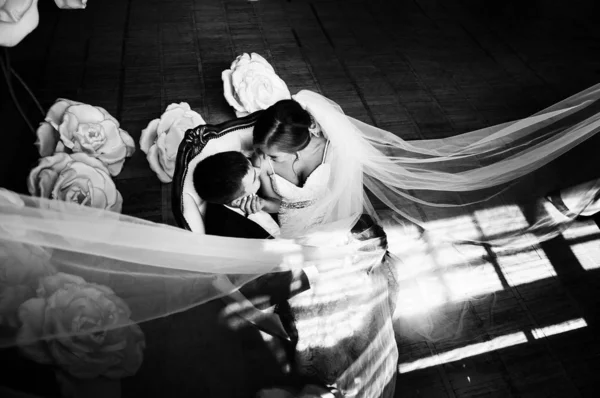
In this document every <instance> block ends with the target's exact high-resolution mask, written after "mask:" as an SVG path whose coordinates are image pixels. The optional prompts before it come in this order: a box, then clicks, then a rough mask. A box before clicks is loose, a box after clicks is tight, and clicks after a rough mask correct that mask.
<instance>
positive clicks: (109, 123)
mask: <svg viewBox="0 0 600 398" xmlns="http://www.w3.org/2000/svg"><path fill="white" fill-rule="evenodd" d="M37 138H38V139H37V142H36V145H37V147H38V150H39V153H40V156H42V157H44V156H50V155H53V154H54V153H56V152H67V153H77V152H84V153H87V154H88V155H90V156H93V157H95V158H98V159H99V160H100V161H102V163H104V164H105V165H106V167H108V170H109V171H110V174H111V175H112V176H116V175H118V174H119V173H120V172H121V169H122V168H123V164H124V163H125V158H126V157H129V156H131V155H132V154H133V152H134V151H135V143H134V142H133V138H131V136H130V135H129V134H128V133H127V132H126V131H125V130H122V129H121V128H119V122H118V121H117V119H115V118H114V117H112V116H111V115H110V114H109V113H108V112H107V111H106V110H105V109H104V108H101V107H99V106H92V105H87V104H83V103H81V102H76V101H71V100H68V99H60V98H59V99H58V100H56V102H55V103H54V105H52V106H51V107H50V109H49V110H48V114H47V115H46V119H45V121H44V122H42V123H41V124H40V127H39V128H38V130H37Z"/></svg>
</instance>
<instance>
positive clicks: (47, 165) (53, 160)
mask: <svg viewBox="0 0 600 398" xmlns="http://www.w3.org/2000/svg"><path fill="white" fill-rule="evenodd" d="M71 161H72V160H71V157H70V156H69V155H67V154H66V153H57V154H55V155H52V156H47V157H44V158H41V159H40V161H39V162H38V165H37V166H36V167H34V168H33V169H32V170H31V172H30V173H29V177H28V178H27V189H28V191H29V194H30V195H33V196H39V195H40V191H41V190H42V189H43V190H44V192H50V191H51V189H52V186H53V185H54V181H55V179H54V177H56V178H58V173H60V172H61V171H62V170H63V169H64V168H65V167H66V166H67V164H69V163H70V162H71ZM44 169H50V171H51V173H50V174H49V175H45V178H46V180H44V181H43V184H44V185H42V187H40V185H39V184H40V181H39V174H40V173H41V171H42V170H44ZM49 176H52V178H51V179H50V180H48V178H49ZM47 184H50V185H47ZM44 197H46V196H44Z"/></svg>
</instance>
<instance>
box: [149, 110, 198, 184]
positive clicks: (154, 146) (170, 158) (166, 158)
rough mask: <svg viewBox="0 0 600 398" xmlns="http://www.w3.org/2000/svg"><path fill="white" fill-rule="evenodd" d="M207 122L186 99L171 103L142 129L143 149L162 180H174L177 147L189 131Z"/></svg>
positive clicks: (153, 169) (152, 167) (167, 181)
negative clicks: (158, 116)
mask: <svg viewBox="0 0 600 398" xmlns="http://www.w3.org/2000/svg"><path fill="white" fill-rule="evenodd" d="M204 123H205V122H204V119H202V116H200V115H199V114H198V113H197V112H194V111H193V110H192V109H191V108H190V106H189V105H188V104H187V103H186V102H181V103H179V104H171V105H169V106H168V107H167V109H166V110H165V112H164V113H163V114H162V115H161V116H160V118H158V119H154V120H152V121H151V122H150V123H148V126H147V127H146V128H145V129H143V130H142V135H141V137H140V149H141V150H142V151H143V152H144V153H145V154H146V158H147V159H148V164H149V165H150V168H151V169H152V171H154V172H155V173H156V176H157V177H158V179H159V180H160V181H162V182H164V183H169V182H171V181H172V180H173V173H174V171H175V160H176V158H177V150H178V149H179V144H180V143H181V141H182V140H183V136H184V135H185V132H186V130H188V129H191V128H194V127H196V126H198V125H199V124H204Z"/></svg>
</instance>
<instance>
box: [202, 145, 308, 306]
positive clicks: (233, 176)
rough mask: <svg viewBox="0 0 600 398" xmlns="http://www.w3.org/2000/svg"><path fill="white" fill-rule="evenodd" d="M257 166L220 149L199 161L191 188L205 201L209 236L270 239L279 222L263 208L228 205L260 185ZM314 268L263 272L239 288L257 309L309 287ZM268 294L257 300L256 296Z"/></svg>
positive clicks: (244, 158)
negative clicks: (245, 209) (250, 209)
mask: <svg viewBox="0 0 600 398" xmlns="http://www.w3.org/2000/svg"><path fill="white" fill-rule="evenodd" d="M259 176H260V169H259V168H256V167H253V166H252V164H251V163H250V160H248V158H246V157H245V156H244V155H243V154H242V153H241V152H236V151H229V152H220V153H217V154H215V155H212V156H209V157H207V158H205V159H204V160H202V161H201V162H200V163H198V165H197V166H196V168H195V169H194V175H193V178H194V188H195V189H196V192H197V193H198V195H199V196H200V197H201V198H202V199H204V200H205V201H206V202H207V206H206V213H205V214H206V215H205V217H204V226H205V230H206V233H207V234H209V235H219V236H227V237H233V238H250V239H272V238H274V237H277V236H278V235H279V225H278V224H277V222H276V221H275V220H274V219H273V217H271V215H270V214H268V213H265V212H263V211H259V212H256V213H254V214H249V215H247V214H245V213H244V212H243V211H242V210H241V209H239V208H236V207H232V206H230V204H231V203H232V202H235V201H236V200H239V199H241V198H243V197H246V196H248V195H252V194H256V192H258V189H259V188H260V180H259ZM317 274H318V271H317V269H316V267H314V266H313V267H307V268H304V269H302V270H298V271H296V270H295V271H287V272H276V273H272V274H266V275H263V276H261V277H259V278H257V279H255V280H254V281H252V282H249V283H247V284H245V285H244V286H243V287H242V288H240V291H241V292H242V293H243V294H244V295H245V296H246V297H247V298H248V299H250V301H252V302H253V304H254V305H255V306H256V307H257V308H259V309H261V310H262V309H265V308H269V307H272V306H274V305H277V304H281V303H284V302H286V301H287V300H288V299H289V298H291V297H293V296H295V295H297V294H300V293H302V292H304V291H306V290H308V289H310V280H311V279H314V278H315V277H316V275H317ZM265 296H267V297H268V299H267V300H259V297H262V298H264V297H265Z"/></svg>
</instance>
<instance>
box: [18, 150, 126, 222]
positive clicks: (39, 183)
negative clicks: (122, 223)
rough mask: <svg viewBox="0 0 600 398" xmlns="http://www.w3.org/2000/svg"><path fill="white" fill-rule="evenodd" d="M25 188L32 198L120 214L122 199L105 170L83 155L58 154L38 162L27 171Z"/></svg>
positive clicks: (102, 165)
mask: <svg viewBox="0 0 600 398" xmlns="http://www.w3.org/2000/svg"><path fill="white" fill-rule="evenodd" d="M27 187H28V189H29V193H30V194H31V195H32V196H38V197H42V198H51V199H57V200H62V201H65V202H73V203H78V204H80V205H84V206H89V207H94V208H97V209H107V210H112V211H115V212H121V207H122V205H123V197H122V196H121V194H120V193H119V191H118V190H117V187H116V186H115V183H114V182H113V180H112V179H111V178H110V175H109V173H108V169H107V168H106V166H104V164H103V163H102V162H101V161H99V160H98V159H96V158H93V157H90V156H88V155H86V154H85V153H74V154H72V155H69V154H67V153H64V152H59V153H57V154H55V155H53V156H47V157H44V158H42V159H40V161H39V163H38V165H37V166H36V167H35V168H33V169H32V170H31V172H30V173H29V178H28V180H27Z"/></svg>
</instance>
